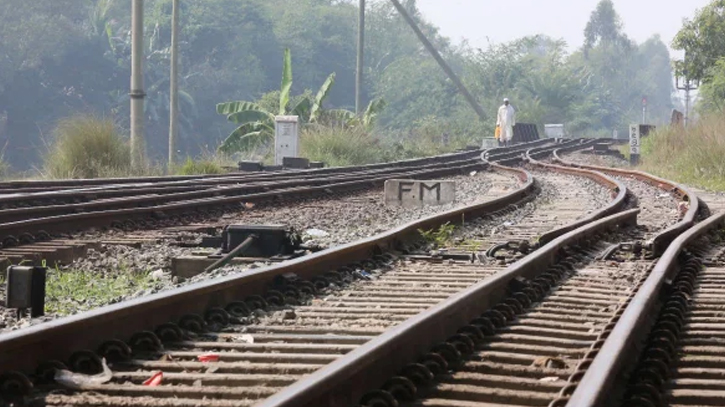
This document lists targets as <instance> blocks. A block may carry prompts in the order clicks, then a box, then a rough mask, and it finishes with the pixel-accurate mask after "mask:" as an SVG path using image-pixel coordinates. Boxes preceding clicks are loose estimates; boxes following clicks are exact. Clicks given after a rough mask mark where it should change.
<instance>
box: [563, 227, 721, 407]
mask: <svg viewBox="0 0 725 407" xmlns="http://www.w3.org/2000/svg"><path fill="white" fill-rule="evenodd" d="M723 226H725V213H720V214H717V215H713V216H711V217H709V218H708V219H706V220H705V221H703V222H700V223H699V224H697V225H696V226H694V227H692V228H691V229H690V230H688V231H686V232H684V233H683V234H681V235H680V236H679V237H677V238H676V239H674V241H673V242H672V243H671V244H670V245H669V247H668V248H667V250H666V251H665V253H664V254H663V255H662V257H661V258H660V259H659V261H658V262H657V264H656V265H655V268H654V270H653V271H652V273H651V274H650V275H649V277H648V278H647V280H646V281H645V283H644V284H643V285H642V287H641V288H640V289H639V292H638V293H637V294H636V295H635V297H634V298H633V300H632V302H631V303H630V304H629V306H628V307H627V308H626V310H625V312H624V314H623V315H622V317H621V319H620V320H619V322H618V323H617V325H616V326H615V327H614V329H613V330H612V332H611V334H610V335H609V337H608V338H607V339H606V341H605V342H604V345H603V346H602V348H601V350H600V351H599V353H598V354H597V356H596V357H595V358H594V360H593V361H592V362H591V366H590V367H589V369H588V370H587V372H586V374H584V376H583V377H582V379H581V382H579V384H578V387H577V388H576V391H574V393H573V394H572V396H571V399H570V400H569V402H568V404H567V406H570V407H594V406H605V405H609V404H606V403H607V402H608V397H610V396H611V394H612V393H611V392H612V389H613V387H614V385H615V384H616V383H617V381H618V380H621V374H622V372H623V371H624V369H625V368H627V367H631V363H632V361H633V360H636V357H637V352H638V351H639V350H640V348H641V345H642V343H643V341H644V339H645V338H646V337H647V335H648V334H649V333H650V331H651V328H652V324H653V322H654V319H655V317H656V314H657V312H658V310H659V308H660V306H661V305H662V301H663V299H665V298H666V293H667V292H668V290H669V288H670V287H669V285H670V284H671V282H672V281H674V280H675V277H676V276H677V273H678V272H679V269H678V258H679V256H680V254H681V253H682V251H683V250H684V249H685V248H686V247H687V246H688V245H690V244H692V242H694V241H695V240H697V239H698V238H700V237H701V236H703V235H705V234H706V233H708V232H710V231H712V230H714V229H717V228H720V227H723Z"/></svg>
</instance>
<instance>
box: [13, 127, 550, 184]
mask: <svg viewBox="0 0 725 407" xmlns="http://www.w3.org/2000/svg"><path fill="white" fill-rule="evenodd" d="M544 142H549V141H548V140H539V141H537V142H531V143H528V145H535V144H536V143H538V144H542V143H544ZM477 155H478V151H477V150H470V151H463V152H456V153H449V154H441V155H437V156H431V157H422V158H411V159H407V160H399V161H393V162H389V163H377V164H365V165H353V166H343V167H329V168H317V169H303V170H282V171H271V172H261V173H257V172H248V173H245V172H232V173H228V174H213V175H174V176H158V177H131V178H95V179H77V180H41V181H33V180H30V181H5V182H0V193H3V192H7V191H20V190H23V189H27V188H34V189H38V190H40V191H47V190H49V189H53V188H69V187H70V188H75V187H84V186H85V187H89V186H108V185H111V186H122V185H128V184H149V183H175V182H183V181H194V180H202V181H203V180H209V179H222V178H243V179H244V178H253V179H269V178H275V177H279V176H290V175H310V174H311V175H328V174H337V173H349V172H357V171H368V170H375V169H381V168H392V167H396V166H397V167H400V166H418V165H425V164H431V163H435V162H441V161H448V160H455V159H457V158H461V159H465V158H473V157H475V156H477Z"/></svg>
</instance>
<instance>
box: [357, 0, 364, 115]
mask: <svg viewBox="0 0 725 407" xmlns="http://www.w3.org/2000/svg"><path fill="white" fill-rule="evenodd" d="M364 62H365V0H360V10H359V11H358V24H357V71H356V73H355V112H356V113H357V114H360V113H361V112H362V87H363V66H364Z"/></svg>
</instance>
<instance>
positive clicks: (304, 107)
mask: <svg viewBox="0 0 725 407" xmlns="http://www.w3.org/2000/svg"><path fill="white" fill-rule="evenodd" d="M334 83H335V74H334V73H333V74H331V75H330V76H329V77H328V78H327V80H325V82H324V83H323V84H322V86H321V87H320V90H319V91H318V92H317V95H316V96H315V98H314V99H311V98H308V97H304V98H302V99H301V100H300V101H299V102H298V103H297V104H296V105H295V106H294V107H292V108H291V109H288V107H289V104H290V100H291V97H290V92H291V90H292V54H291V52H290V50H289V49H285V51H284V61H283V69H282V84H281V87H280V93H279V111H278V112H276V114H275V113H273V112H271V111H269V110H267V109H264V108H263V107H262V106H260V105H259V104H257V103H254V102H244V101H238V102H226V103H219V104H217V106H216V111H217V113H218V114H221V115H225V116H226V117H227V120H229V121H230V122H233V123H236V124H238V125H239V127H237V128H236V129H235V130H234V131H233V132H232V133H231V134H230V135H229V136H228V137H227V138H226V140H224V142H223V143H222V144H221V146H219V151H221V152H223V153H227V154H231V153H235V152H240V151H250V150H252V149H254V148H257V147H259V146H263V145H266V144H269V142H270V141H271V140H273V139H274V118H275V115H280V116H284V115H296V116H299V118H300V122H301V123H303V124H304V123H313V122H316V121H318V120H319V118H320V114H321V113H322V102H324V100H325V99H326V98H327V96H328V95H329V93H330V89H331V88H332V85H334Z"/></svg>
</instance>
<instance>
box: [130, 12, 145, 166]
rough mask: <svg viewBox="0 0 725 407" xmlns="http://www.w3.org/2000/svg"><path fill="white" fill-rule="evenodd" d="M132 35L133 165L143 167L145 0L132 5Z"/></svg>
mask: <svg viewBox="0 0 725 407" xmlns="http://www.w3.org/2000/svg"><path fill="white" fill-rule="evenodd" d="M132 4H133V5H132V9H131V12H132V18H131V26H132V34H131V92H130V93H129V96H131V165H132V167H133V168H134V169H136V168H138V166H140V165H142V164H143V162H144V157H145V156H146V146H145V141H144V133H143V130H144V129H143V116H144V109H143V104H144V97H146V93H144V89H143V71H142V69H143V0H133V3H132Z"/></svg>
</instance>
